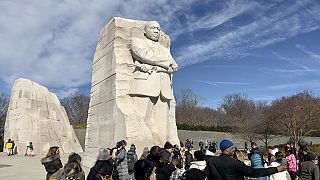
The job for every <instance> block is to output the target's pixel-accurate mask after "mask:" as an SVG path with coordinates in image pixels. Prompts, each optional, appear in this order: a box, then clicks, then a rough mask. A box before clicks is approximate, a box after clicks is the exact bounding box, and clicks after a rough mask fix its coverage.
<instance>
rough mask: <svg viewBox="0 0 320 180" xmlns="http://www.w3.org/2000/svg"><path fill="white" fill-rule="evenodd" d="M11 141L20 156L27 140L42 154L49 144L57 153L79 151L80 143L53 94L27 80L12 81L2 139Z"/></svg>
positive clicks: (35, 152) (35, 151) (24, 149)
mask: <svg viewBox="0 0 320 180" xmlns="http://www.w3.org/2000/svg"><path fill="white" fill-rule="evenodd" d="M9 138H10V139H12V140H14V141H15V144H16V146H17V152H18V154H19V155H24V154H25V152H26V146H27V145H28V142H32V143H33V146H34V151H33V152H34V154H46V153H47V152H48V149H49V147H51V146H59V147H60V152H63V153H70V152H83V150H82V148H81V146H80V143H79V141H78V139H77V137H76V135H75V133H74V130H73V128H72V126H71V125H70V122H69V120H68V117H67V114H66V111H65V109H64V108H63V106H61V104H60V102H59V99H58V98H57V96H56V95H55V94H53V93H51V92H49V91H48V89H47V88H45V87H43V86H41V85H39V84H37V83H35V82H32V81H31V80H28V79H22V78H20V79H18V80H16V81H15V82H14V85H13V88H12V92H11V98H10V103H9V109H8V113H7V119H6V123H5V129H4V139H5V141H7V140H8V139H9Z"/></svg>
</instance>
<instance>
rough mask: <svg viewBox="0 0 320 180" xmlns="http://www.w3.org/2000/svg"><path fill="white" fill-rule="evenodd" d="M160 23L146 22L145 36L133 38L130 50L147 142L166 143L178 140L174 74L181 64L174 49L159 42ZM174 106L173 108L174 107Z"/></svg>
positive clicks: (136, 98) (133, 93)
mask: <svg viewBox="0 0 320 180" xmlns="http://www.w3.org/2000/svg"><path fill="white" fill-rule="evenodd" d="M159 36H160V25H159V23H158V22H156V21H150V22H147V23H146V24H145V28H144V38H132V39H131V41H130V51H131V55H132V57H133V60H134V64H135V66H136V68H135V70H134V72H133V80H132V81H131V84H130V96H131V97H133V98H134V101H133V102H134V107H135V108H137V110H138V111H137V112H139V115H138V116H139V117H138V119H139V120H138V123H140V124H141V126H144V127H145V128H144V129H149V130H150V131H146V132H144V136H145V137H150V138H149V139H148V138H145V140H146V141H150V143H152V144H158V145H163V144H164V143H165V141H172V142H173V143H176V141H177V140H178V137H177V129H176V123H175V118H174V115H173V117H172V113H170V112H172V111H173V114H174V107H175V106H172V105H170V103H171V104H172V102H174V96H173V90H172V74H173V73H174V72H176V71H177V69H178V65H177V63H176V62H175V60H174V59H173V57H172V56H171V54H170V49H169V48H168V47H165V46H163V45H161V44H160V43H159ZM172 108H173V109H172Z"/></svg>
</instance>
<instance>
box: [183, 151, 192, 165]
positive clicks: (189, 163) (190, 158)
mask: <svg viewBox="0 0 320 180" xmlns="http://www.w3.org/2000/svg"><path fill="white" fill-rule="evenodd" d="M185 157H186V162H185V163H186V164H185V167H186V169H189V168H190V166H191V162H192V161H193V157H192V154H191V153H190V152H189V151H187V152H185Z"/></svg>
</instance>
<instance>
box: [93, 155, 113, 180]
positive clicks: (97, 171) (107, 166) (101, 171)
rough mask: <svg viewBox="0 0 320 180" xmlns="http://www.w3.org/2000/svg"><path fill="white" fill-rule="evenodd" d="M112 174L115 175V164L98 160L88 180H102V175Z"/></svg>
mask: <svg viewBox="0 0 320 180" xmlns="http://www.w3.org/2000/svg"><path fill="white" fill-rule="evenodd" d="M111 174H112V175H114V173H113V163H112V162H111V161H109V160H104V161H100V160H98V161H97V162H96V164H95V165H94V166H93V167H92V168H91V169H90V172H89V174H88V177H87V180H101V179H102V178H101V177H100V175H101V176H106V175H111ZM113 179H114V178H113Z"/></svg>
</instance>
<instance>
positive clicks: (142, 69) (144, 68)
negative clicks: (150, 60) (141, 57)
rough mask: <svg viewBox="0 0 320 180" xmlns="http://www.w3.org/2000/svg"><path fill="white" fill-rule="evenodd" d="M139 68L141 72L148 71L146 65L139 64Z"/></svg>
mask: <svg viewBox="0 0 320 180" xmlns="http://www.w3.org/2000/svg"><path fill="white" fill-rule="evenodd" d="M140 70H141V71H142V72H148V71H149V68H147V66H145V65H143V64H142V65H141V66H140Z"/></svg>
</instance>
